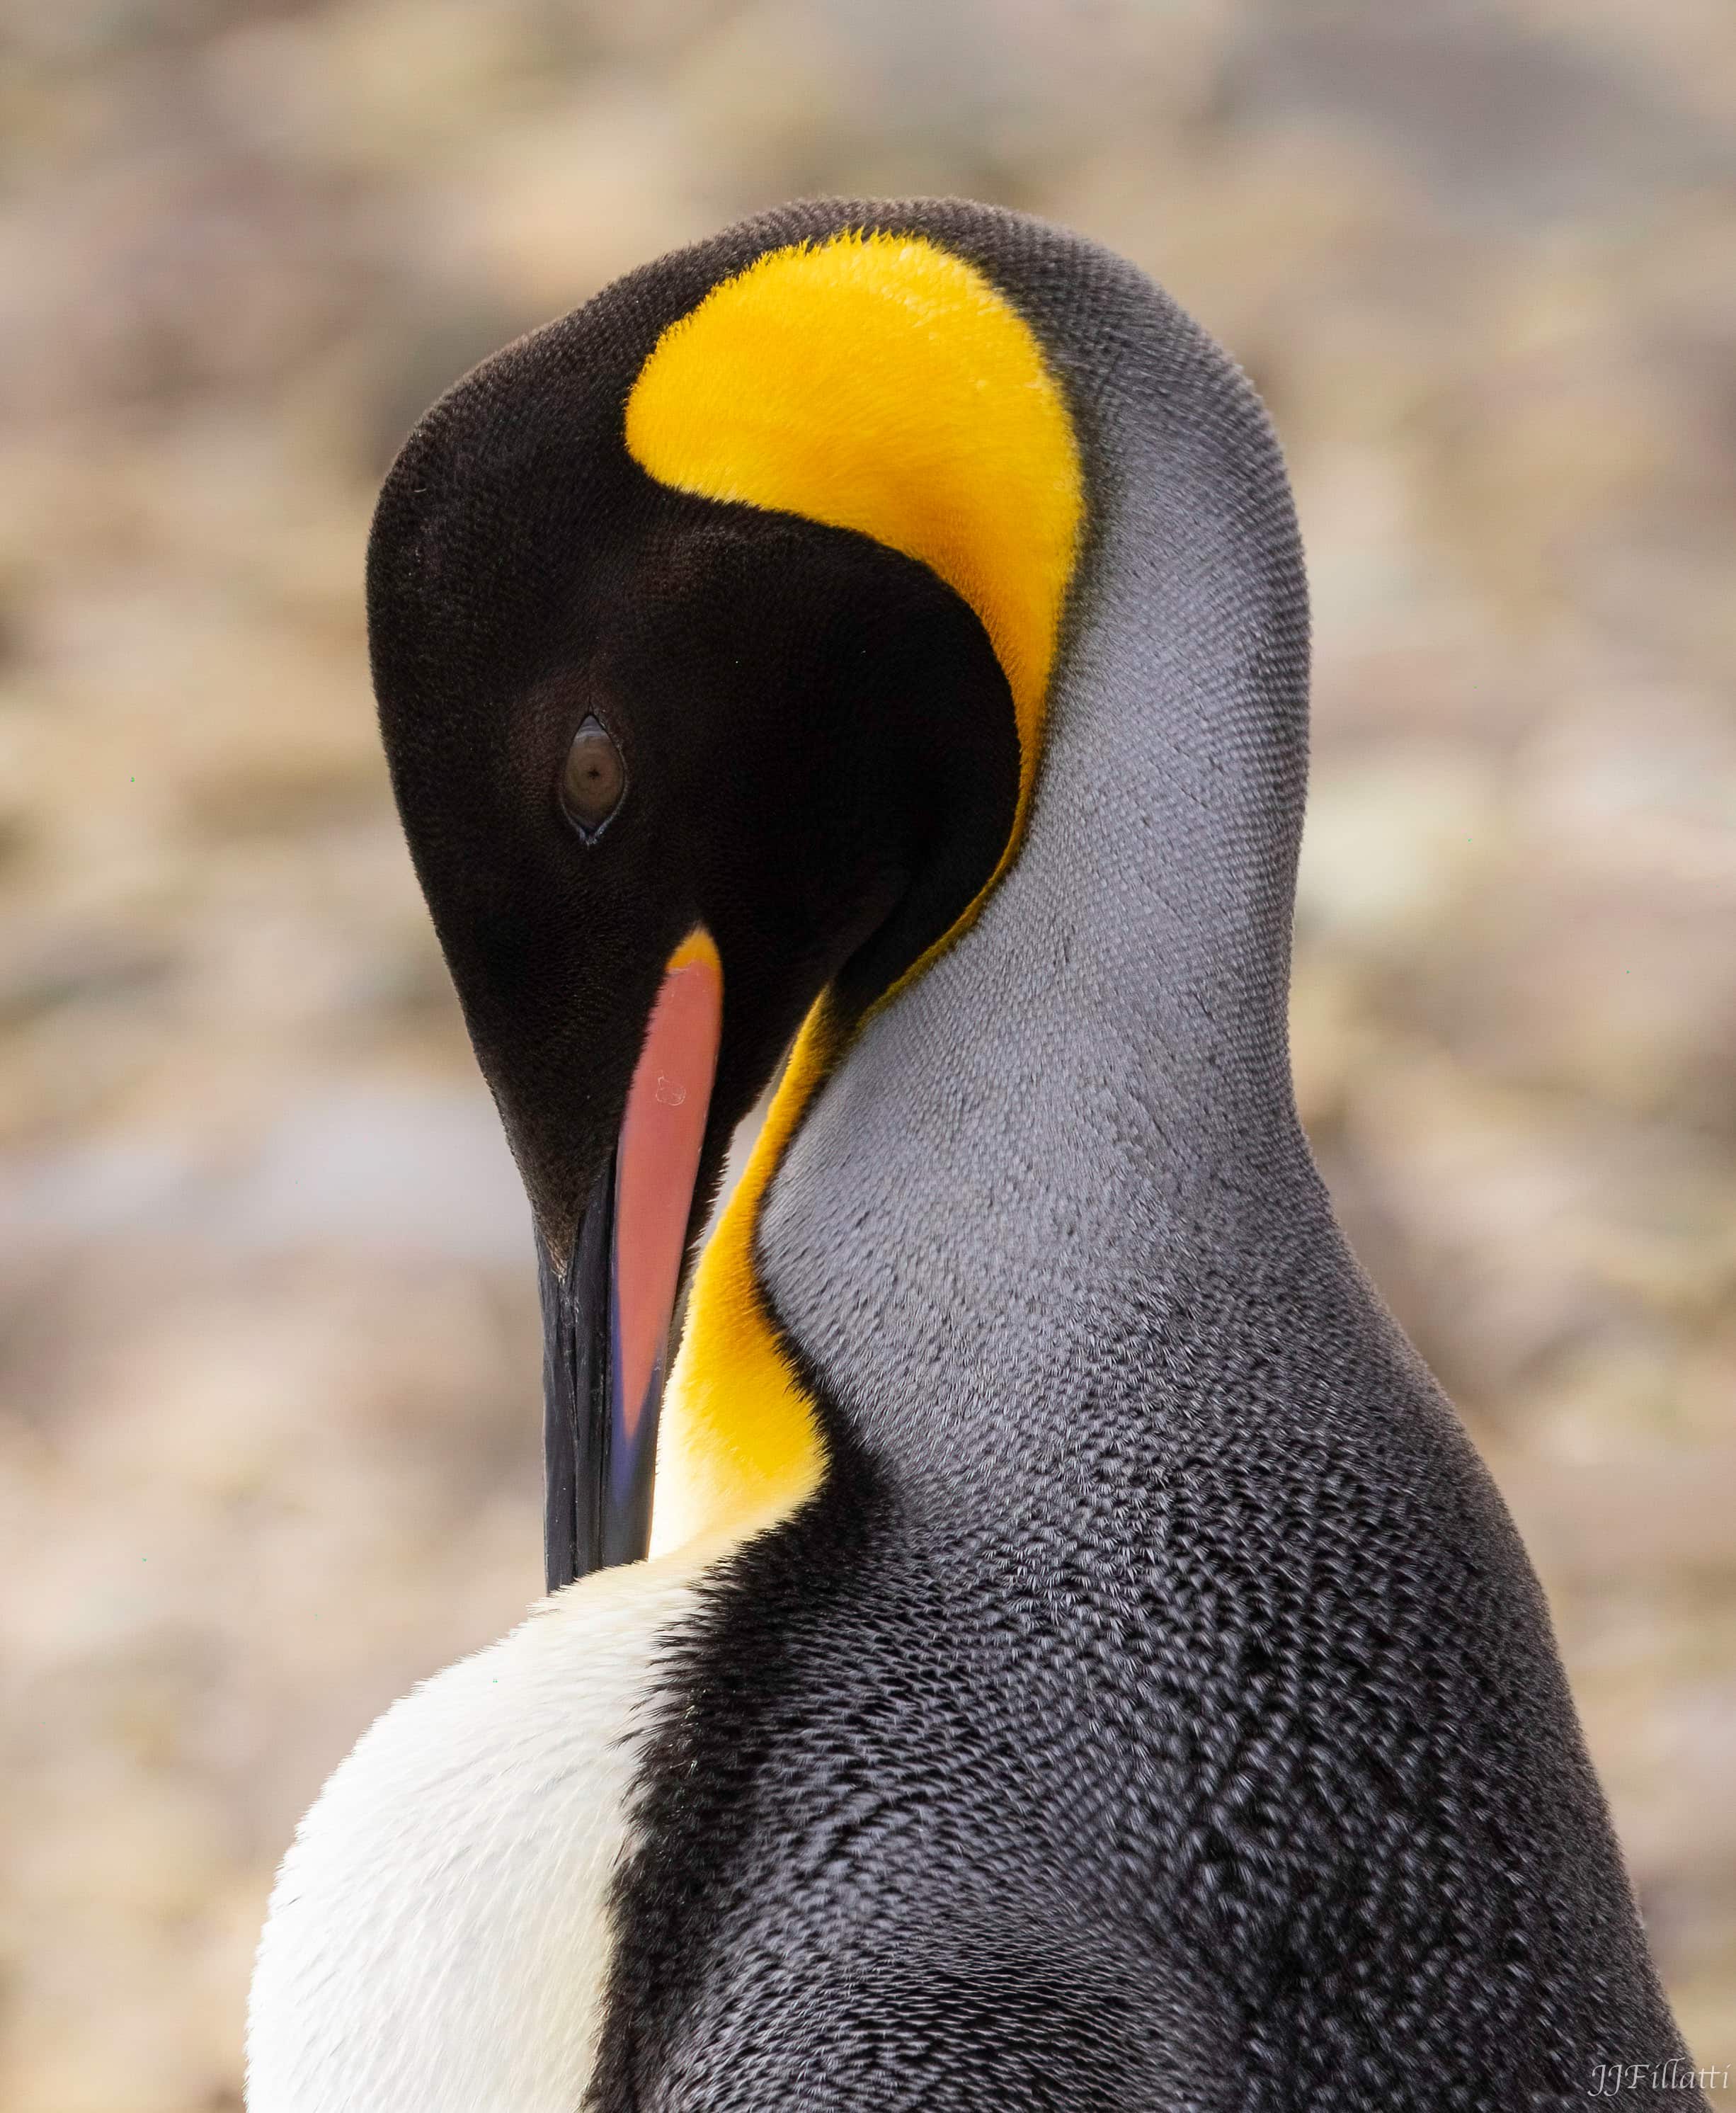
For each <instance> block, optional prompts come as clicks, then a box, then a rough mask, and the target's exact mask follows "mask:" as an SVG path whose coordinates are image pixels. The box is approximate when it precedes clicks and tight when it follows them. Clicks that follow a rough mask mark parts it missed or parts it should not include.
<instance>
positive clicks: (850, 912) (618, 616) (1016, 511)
mask: <svg viewBox="0 0 1736 2113" xmlns="http://www.w3.org/2000/svg"><path fill="white" fill-rule="evenodd" d="M796 218H797V225H795V226H794V227H791V226H789V225H788V224H787V222H786V225H785V226H782V227H781V229H777V230H772V229H768V230H767V231H766V233H765V234H764V235H763V236H761V237H760V238H759V239H758V240H756V239H755V236H754V231H753V230H736V231H735V232H734V233H733V234H732V235H731V236H730V237H728V238H720V239H719V241H718V243H716V244H709V245H705V244H702V245H699V247H698V248H696V249H693V250H690V251H686V252H682V253H678V254H677V256H676V257H674V258H666V259H664V260H663V262H662V263H661V264H660V265H657V266H654V267H649V268H648V270H647V271H645V272H640V273H638V274H636V275H634V276H632V277H631V278H630V279H628V280H627V281H622V283H621V284H620V285H617V287H615V288H613V289H611V290H608V292H606V293H604V294H602V295H599V297H598V298H597V299H595V300H594V301H593V302H591V303H589V304H588V305H587V306H586V308H581V309H580V310H578V311H577V312H576V313H574V314H573V315H572V316H570V317H566V318H565V319H564V320H563V321H562V322H558V323H555V324H552V325H550V326H548V327H547V328H546V329H544V330H543V331H537V332H535V333H533V334H532V335H531V336H530V337H528V338H526V339H524V340H521V341H520V342H519V343H518V344H517V345H513V346H510V347H508V349H506V350H505V351H504V352H503V353H501V354H498V355H496V357H495V358H494V359H492V360H490V361H488V362H486V363H485V364H484V365H483V366H482V367H480V368H478V369H477V370H476V372H474V373H473V374H472V375H470V376H468V377H466V379H465V380H464V381H462V382H460V383H459V384H458V386H457V387H456V388H455V389H454V390H452V391H451V392H450V393H449V395H447V396H446V397H445V398H444V399H442V400H441V402H440V404H436V405H435V408H434V409H433V410H432V411H431V413H429V414H428V416H427V417H426V418H425V419H424V420H423V422H421V425H420V426H419V427H418V428H417V431H415V432H414V433H413V434H412V436H411V437H410V439H409V440H408V442H407V443H406V445H405V446H404V449H403V452H402V454H400V455H399V459H398V461H397V463H395V464H394V468H393V469H392V471H391V472H390V475H389V477H388V478H387V480H386V483H385V490H384V491H383V492H382V495H381V497H380V504H379V508H378V510H377V513H376V518H375V523H374V529H373V534H372V538H371V545H370V551H369V562H368V614H369V636H370V646H371V655H372V661H373V672H374V681H375V687H376V694H377V696H378V698H379V702H380V723H381V728H382V731H383V733H384V737H385V746H386V751H387V755H388V759H389V761H390V768H391V773H392V779H393V784H394V789H395V792H396V795H397V799H398V804H399V812H400V814H401V815H402V818H403V824H404V828H405V832H406V834H407V836H408V840H409V844H410V849H411V852H412V857H413V860H414V862H415V865H416V869H417V874H418V876H419V878H420V879H421V883H422V887H423V890H424V892H425V893H426V897H427V898H428V901H429V904H430V906H431V910H432V913H433V916H434V920H435V927H436V929H437V931H438V933H439V935H440V941H441V943H442V945H443V947H444V952H445V954H446V958H447V961H448V963H449V965H450V968H451V970H452V973H453V979H454V981H455V983H456V984H457V987H458V994H459V997H460V999H461V1001H462V1005H463V1008H464V1013H465V1017H466V1020H467V1025H468V1026H469V1029H470V1032H471V1036H472V1041H473V1043H474V1044H475V1047H476V1054H477V1057H478V1059H479V1061H480V1062H481V1067H482V1070H483V1071H484V1073H485V1076H486V1078H487V1079H488V1082H489V1084H490V1087H491V1088H492V1089H493V1092H494V1098H495V1100H496V1102H497V1103H498V1105H499V1109H500V1112H501V1115H502V1117H503V1121H504V1124H505V1127H506V1130H507V1134H508V1138H509V1139H510V1141H511V1143H512V1146H513V1152H514V1154H515V1156H516V1157H517V1162H518V1165H519V1167H520V1170H521V1171H522V1175H523V1178H524V1181H525V1186H526V1191H527V1193H528V1195H529V1198H530V1201H531V1210H532V1213H533V1216H534V1219H535V1226H536V1230H537V1234H538V1236H539V1249H540V1265H541V1267H542V1271H543V1284H544V1324H545V1341H546V1347H547V1352H548V1358H547V1376H548V1384H547V1387H546V1389H545V1392H546V1395H547V1403H548V1415H549V1432H550V1453H549V1473H550V1487H551V1492H555V1494H552V1495H551V1509H550V1521H551V1544H550V1545H551V1558H550V1577H551V1581H554V1582H559V1581H563V1578H564V1577H565V1576H566V1575H567V1574H570V1572H569V1564H568V1560H567V1559H566V1558H563V1559H559V1560H557V1559H556V1558H555V1555H554V1552H553V1551H554V1543H555V1541H556V1540H562V1541H563V1544H564V1542H565V1541H566V1540H567V1539H569V1538H571V1539H572V1546H573V1550H574V1552H573V1553H572V1556H571V1568H576V1569H583V1568H586V1567H589V1565H590V1564H591V1563H596V1562H606V1561H611V1560H617V1559H624V1558H625V1557H626V1556H630V1555H631V1554H642V1553H643V1552H644V1542H645V1531H647V1530H648V1528H647V1526H646V1522H647V1521H648V1520H649V1472H650V1467H649V1444H650V1440H649V1435H648V1434H649V1432H650V1431H652V1430H653V1429H654V1422H655V1402H656V1397H657V1391H658V1385H659V1383H660V1382H659V1375H660V1373H661V1371H662V1369H663V1365H664V1363H665V1362H667V1346H666V1344H664V1342H663V1330H664V1329H666V1328H667V1326H668V1318H669V1315H670V1313H671V1312H672V1310H673V1309H674V1308H676V1306H677V1304H678V1303H679V1289H680V1282H681V1274H682V1271H683V1269H684V1268H685V1260H684V1257H685V1256H686V1252H687V1248H688V1244H689V1242H690V1238H691V1235H692V1234H693V1232H694V1231H695V1229H696V1228H697V1227H698V1226H699V1224H700V1223H701V1222H702V1221H703V1218H704V1212H705V1207H706V1205H707V1203H708V1201H709V1197H710V1195H711V1193H712V1191H713V1188H714V1186H715V1184H716V1182H717V1180H718V1175H719V1172H720V1170H721V1168H722V1163H723V1160H724V1156H725V1152H726V1150H727V1144H728V1141H729V1139H730V1136H731V1132H732V1130H734V1128H735V1126H736V1124H737V1123H738V1122H739V1121H740V1119H741V1118H742V1116H744V1115H745V1113H746V1111H748V1110H749V1108H750V1107H751V1106H752V1105H753V1103H754V1100H755V1098H756V1097H757V1096H758V1095H759V1093H761V1091H762V1090H763V1088H764V1087H765V1086H766V1084H768V1080H769V1079H771V1077H772V1075H773V1073H774V1071H775V1070H776V1068H777V1065H778V1062H779V1061H780V1058H781V1055H782V1053H783V1052H784V1051H785V1050H786V1048H787V1047H789V1046H790V1044H791V1038H792V1036H793V1035H794V1034H795V1030H796V1029H797V1028H798V1026H799V1025H800V1023H801V1022H802V1020H804V1016H813V1017H814V1018H816V1019H818V1020H822V1025H823V1028H824V1037H823V1038H824V1040H825V1042H826V1043H827V1047H829V1048H830V1049H832V1051H834V1052H836V1051H838V1050H841V1049H842V1048H844V1047H845V1046H846V1045H847V1043H848V1041H849V1038H850V1034H851V1033H852V1032H853V1031H854V1028H855V1026H856V1025H857V1024H858V1023H859V1021H860V1020H861V1019H862V1017H863V1015H864V1013H865V1012H866V1011H868V1008H869V1007H870V1006H873V1004H874V1002H876V1001H877V999H880V998H882V997H884V996H886V994H887V993H891V992H893V991H894V990H895V988H898V987H899V985H900V981H901V979H904V978H906V977H907V976H909V974H913V973H914V972H916V971H918V970H919V969H920V967H921V966H922V965H923V964H924V963H925V961H926V960H927V958H928V956H930V954H931V953H932V951H933V950H934V949H936V947H938V946H939V945H940V944H941V943H942V942H944V941H945V940H946V939H947V938H950V936H951V935H953V934H955V933H956V932H957V931H958V930H959V929H961V926H962V924H963V922H964V920H966V919H967V916H968V913H969V911H970V910H971V908H972V906H973V904H975V903H976V902H977V901H979V900H980V899H981V898H982V895H983V893H984V892H985V890H986V888H988V886H989V885H990V884H991V882H992V879H993V878H994V877H995V875H996V874H997V873H998V872H999V871H1000V869H1001V867H1002V865H1004V863H1005V860H1006V859H1007V857H1008V856H1010V852H1011V847H1013V846H1014V843H1015V842H1016V840H1017V837H1018V830H1019V828H1020V824H1021V819H1022V817H1023V813H1024V811H1025V808H1026V805H1027V801H1028V798H1029V796H1030V792H1031V787H1032V779H1033V774H1034V770H1035V764H1036V755H1037V746H1038V737H1039V733H1040V728H1041V710H1042V704H1043V700H1044V696H1045V694H1046V682H1047V676H1048V669H1049V666H1050V659H1051V658H1052V655H1053V652H1054V650H1055V637H1056V633H1057V629H1058V626H1059V616H1060V609H1061V604H1062V600H1063V597H1064V594H1065V592H1066V591H1067V584H1068V578H1069V577H1070V573H1071V568H1072V564H1073V554H1074V551H1075V548H1076V545H1077V541H1078V521H1079V516H1080V509H1081V500H1080V484H1079V471H1078V460H1077V454H1076V450H1075V449H1074V445H1073V435H1072V427H1071V424H1070V422H1069V418H1068V413H1067V412H1066V411H1065V409H1064V407H1063V405H1062V404H1061V400H1060V398H1059V392H1058V390H1057V389H1056V387H1055V384H1054V382H1053V380H1052V378H1051V377H1050V376H1049V375H1048V373H1047V371H1046V367H1045V366H1044V363H1043V359H1042V355H1041V351H1040V349H1039V348H1038V345H1037V340H1036V338H1035V336H1034V335H1033V333H1032V330H1031V328H1030V326H1029V325H1028V323H1027V322H1026V320H1025V319H1024V318H1023V316H1021V315H1020V314H1019V313H1017V312H1016V311H1015V310H1014V308H1013V307H1012V305H1011V304H1010V303H1009V301H1007V300H1006V299H1005V298H1003V297H1002V296H1001V295H1000V294H998V293H997V292H996V290H995V289H994V288H993V287H992V286H991V285H990V284H989V282H988V281H986V279H985V278H984V277H983V276H982V274H981V273H980V272H977V270H976V269H974V267H972V266H970V265H968V263H966V262H964V260H962V259H961V258H959V256H957V255H955V254H954V253H950V252H949V251H948V250H946V249H944V248H942V247H941V245H939V244H936V243H934V242H932V241H930V240H927V239H924V238H918V237H916V236H913V235H907V234H900V233H897V232H895V231H889V230H879V231H875V230H863V228H862V227H861V226H859V225H858V226H852V225H851V223H850V216H849V213H848V210H847V209H845V208H836V207H827V206H823V205H822V206H818V207H813V208H798V209H796ZM792 235H795V236H796V237H799V238H800V239H795V240H792V239H791V236H792ZM822 994H823V1004H821V1003H820V1001H821V1000H822ZM804 1090H806V1088H804ZM744 1266H745V1267H747V1268H749V1269H750V1268H751V1260H750V1258H749V1260H748V1261H747V1262H745V1264H744ZM599 1404H600V1406H599ZM558 1427H562V1428H567V1436H566V1437H561V1436H559V1435H558ZM587 1429H589V1430H590V1436H588V1437H587V1436H586V1430H587ZM611 1433H613V1435H611ZM569 1440H570V1441H571V1442H570V1443H569ZM623 1463H625V1464H623ZM612 1476H613V1477H614V1481H613V1483H612V1482H611V1481H610V1478H611V1477H612ZM563 1478H564V1485H570V1488H569V1492H568V1493H569V1495H571V1496H572V1501H573V1502H574V1503H576V1504H577V1505H578V1507H579V1510H580V1512H581V1513H583V1512H584V1509H585V1506H586V1503H587V1502H588V1501H590V1499H587V1498H586V1491H587V1490H590V1491H592V1492H593V1493H595V1490H597V1489H599V1488H602V1489H604V1492H605V1494H604V1496H603V1497H602V1498H601V1499H598V1501H597V1504H594V1505H593V1508H592V1513H591V1515H590V1524H589V1525H588V1526H587V1524H586V1521H585V1519H584V1517H581V1518H580V1521H579V1523H578V1526H577V1527H576V1530H575V1536H567V1529H566V1527H565V1526H563V1525H558V1523H557V1514H560V1515H561V1516H562V1517H564V1508H565V1507H566V1506H567V1501H568V1499H567V1497H566V1496H562V1495H559V1494H558V1492H556V1485H557V1483H562V1482H563ZM610 1489H613V1492H614V1494H613V1495H608V1494H607V1492H608V1490H610ZM599 1506H600V1508H598V1507H599Z"/></svg>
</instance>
